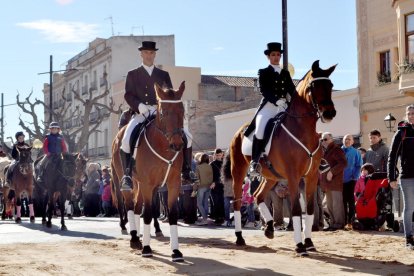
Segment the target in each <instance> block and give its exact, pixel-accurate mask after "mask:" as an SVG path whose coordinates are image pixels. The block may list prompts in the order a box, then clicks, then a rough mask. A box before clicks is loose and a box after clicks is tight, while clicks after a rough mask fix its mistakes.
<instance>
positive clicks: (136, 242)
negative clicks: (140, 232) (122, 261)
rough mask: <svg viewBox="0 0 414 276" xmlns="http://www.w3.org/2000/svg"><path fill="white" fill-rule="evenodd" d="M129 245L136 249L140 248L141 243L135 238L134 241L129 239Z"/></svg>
mask: <svg viewBox="0 0 414 276" xmlns="http://www.w3.org/2000/svg"><path fill="white" fill-rule="evenodd" d="M129 246H130V247H131V248H132V249H136V250H142V243H141V241H140V240H136V241H132V240H131V241H129Z"/></svg>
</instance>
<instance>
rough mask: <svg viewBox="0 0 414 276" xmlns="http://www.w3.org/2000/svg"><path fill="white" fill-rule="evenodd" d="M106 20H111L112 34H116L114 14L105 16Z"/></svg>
mask: <svg viewBox="0 0 414 276" xmlns="http://www.w3.org/2000/svg"><path fill="white" fill-rule="evenodd" d="M105 20H109V22H110V23H111V30H112V36H114V35H115V32H114V20H113V18H112V16H110V17H107V18H105Z"/></svg>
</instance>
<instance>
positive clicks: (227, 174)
mask: <svg viewBox="0 0 414 276" xmlns="http://www.w3.org/2000/svg"><path fill="white" fill-rule="evenodd" d="M221 170H222V172H221V175H222V176H223V179H224V180H227V181H229V180H232V179H233V176H232V175H231V158H230V151H226V154H225V155H224V158H223V166H222V169H221Z"/></svg>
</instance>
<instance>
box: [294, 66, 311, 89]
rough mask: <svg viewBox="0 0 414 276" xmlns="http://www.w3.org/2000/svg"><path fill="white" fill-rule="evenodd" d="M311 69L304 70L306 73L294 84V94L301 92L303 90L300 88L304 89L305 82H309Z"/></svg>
mask: <svg viewBox="0 0 414 276" xmlns="http://www.w3.org/2000/svg"><path fill="white" fill-rule="evenodd" d="M312 73H313V72H312V70H309V71H308V72H306V74H305V75H304V76H303V77H302V79H300V81H299V82H298V84H297V85H296V94H301V92H304V91H302V90H306V88H307V84H308V83H309V80H310V79H311V78H312Z"/></svg>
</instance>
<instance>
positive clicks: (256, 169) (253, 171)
mask: <svg viewBox="0 0 414 276" xmlns="http://www.w3.org/2000/svg"><path fill="white" fill-rule="evenodd" d="M249 174H250V176H251V177H259V176H261V175H262V165H260V163H259V162H257V163H256V162H254V161H251V162H250V167H249Z"/></svg>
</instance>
